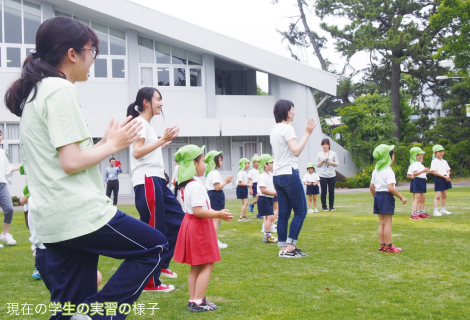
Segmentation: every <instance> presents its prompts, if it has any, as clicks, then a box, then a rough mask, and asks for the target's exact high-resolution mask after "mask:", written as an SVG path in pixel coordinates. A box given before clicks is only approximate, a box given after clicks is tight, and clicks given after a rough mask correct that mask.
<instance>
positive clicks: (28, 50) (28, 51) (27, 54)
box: [25, 48, 34, 58]
mask: <svg viewBox="0 0 470 320" xmlns="http://www.w3.org/2000/svg"><path fill="white" fill-rule="evenodd" d="M33 49H34V48H26V50H25V51H26V58H27V57H28V56H29V55H30V54H31V53H30V51H31V50H33Z"/></svg>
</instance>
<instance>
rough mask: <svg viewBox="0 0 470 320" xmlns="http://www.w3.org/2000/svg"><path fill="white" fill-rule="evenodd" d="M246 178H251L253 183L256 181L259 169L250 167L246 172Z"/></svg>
mask: <svg viewBox="0 0 470 320" xmlns="http://www.w3.org/2000/svg"><path fill="white" fill-rule="evenodd" d="M248 179H251V182H253V183H258V179H259V170H258V169H255V168H253V169H251V170H250V172H248Z"/></svg>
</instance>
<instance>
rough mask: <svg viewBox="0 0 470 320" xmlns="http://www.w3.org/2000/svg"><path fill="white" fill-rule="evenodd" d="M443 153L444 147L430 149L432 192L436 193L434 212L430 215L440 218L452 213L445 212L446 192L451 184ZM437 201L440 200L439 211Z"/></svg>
mask: <svg viewBox="0 0 470 320" xmlns="http://www.w3.org/2000/svg"><path fill="white" fill-rule="evenodd" d="M444 151H445V149H444V147H443V146H441V145H440V144H436V145H434V146H433V147H432V152H434V157H433V160H432V161H431V170H432V171H433V174H434V191H436V197H435V198H434V212H433V214H432V215H433V216H436V217H440V216H442V215H443V214H447V215H448V214H452V212H450V211H447V210H446V200H447V190H449V189H452V183H451V182H450V167H449V164H448V163H447V161H446V160H444V159H443V157H444ZM441 198H442V200H441ZM439 200H441V211H439V209H438V206H439Z"/></svg>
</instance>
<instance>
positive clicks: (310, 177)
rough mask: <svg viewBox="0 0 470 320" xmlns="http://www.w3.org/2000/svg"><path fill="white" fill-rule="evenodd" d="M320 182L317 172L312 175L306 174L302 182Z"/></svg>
mask: <svg viewBox="0 0 470 320" xmlns="http://www.w3.org/2000/svg"><path fill="white" fill-rule="evenodd" d="M318 180H320V177H319V176H318V174H316V173H315V172H314V173H312V174H310V173H306V174H305V176H304V178H303V179H302V182H308V183H311V182H313V183H315V182H317V181H318Z"/></svg>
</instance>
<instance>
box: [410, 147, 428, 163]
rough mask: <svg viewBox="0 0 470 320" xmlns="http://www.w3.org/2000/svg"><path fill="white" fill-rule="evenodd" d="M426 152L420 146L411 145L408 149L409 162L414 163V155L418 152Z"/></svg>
mask: <svg viewBox="0 0 470 320" xmlns="http://www.w3.org/2000/svg"><path fill="white" fill-rule="evenodd" d="M425 153H426V152H424V151H423V149H421V148H420V147H413V148H411V149H410V164H412V163H415V162H416V161H418V160H416V156H417V155H418V154H425Z"/></svg>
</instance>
